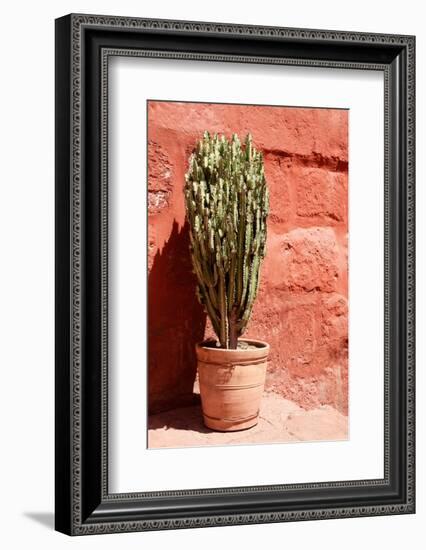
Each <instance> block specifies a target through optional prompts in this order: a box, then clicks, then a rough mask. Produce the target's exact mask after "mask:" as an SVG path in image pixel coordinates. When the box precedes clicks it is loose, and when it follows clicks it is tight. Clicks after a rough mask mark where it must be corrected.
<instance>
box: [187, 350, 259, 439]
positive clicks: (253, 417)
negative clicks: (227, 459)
mask: <svg viewBox="0 0 426 550" xmlns="http://www.w3.org/2000/svg"><path fill="white" fill-rule="evenodd" d="M240 342H247V343H248V344H250V345H251V346H255V347H254V348H249V349H222V348H216V347H212V346H211V344H210V345H208V343H206V342H203V343H202V344H197V346H196V351H197V359H198V375H199V383H200V394H201V404H202V409H203V417H204V424H205V425H206V426H207V427H208V428H211V429H212V430H217V431H221V432H232V431H237V430H245V429H247V428H251V427H252V426H255V425H256V424H257V422H258V418H259V408H260V400H261V398H262V393H263V387H264V385H265V375H266V366H267V359H268V353H269V344H267V343H265V342H260V341H258V340H247V339H244V340H243V339H241V340H240Z"/></svg>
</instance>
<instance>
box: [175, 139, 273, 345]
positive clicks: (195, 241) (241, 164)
mask: <svg viewBox="0 0 426 550" xmlns="http://www.w3.org/2000/svg"><path fill="white" fill-rule="evenodd" d="M184 193H185V204H186V214H187V218H188V221H189V224H190V239H191V243H190V251H191V256H192V264H193V267H194V272H195V274H196V276H197V279H198V287H197V296H198V299H199V301H200V303H201V305H203V306H204V308H205V309H206V312H207V314H208V316H209V317H210V319H211V322H212V325H213V329H214V331H215V332H216V334H217V336H218V338H219V341H220V344H221V347H223V348H230V349H236V347H237V343H238V337H239V336H241V335H242V334H243V332H244V330H245V328H246V326H247V323H248V321H249V319H250V315H251V311H252V308H253V303H254V300H255V298H256V294H257V290H258V286H259V268H260V262H261V260H262V259H263V258H264V256H265V244H266V218H267V215H268V210H269V194H268V188H267V185H266V179H265V174H264V166H263V156H262V153H261V152H259V151H257V150H256V149H255V148H254V147H253V144H252V137H251V135H250V134H248V135H247V136H246V138H245V140H244V144H243V145H242V144H241V142H240V140H239V138H238V136H237V135H236V134H233V136H232V138H231V140H228V139H226V137H225V136H223V135H222V136H219V135H217V134H214V135H210V134H209V132H205V133H204V136H203V138H202V139H200V141H199V142H198V143H197V146H196V148H195V151H194V153H193V154H192V156H191V158H190V160H189V170H188V172H187V173H186V175H185V188H184Z"/></svg>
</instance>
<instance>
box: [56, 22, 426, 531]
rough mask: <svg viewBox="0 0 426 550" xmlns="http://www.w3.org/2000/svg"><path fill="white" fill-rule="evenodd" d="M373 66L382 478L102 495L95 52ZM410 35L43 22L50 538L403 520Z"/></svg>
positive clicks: (100, 159) (407, 473) (409, 413)
mask: <svg viewBox="0 0 426 550" xmlns="http://www.w3.org/2000/svg"><path fill="white" fill-rule="evenodd" d="M135 51H138V52H140V54H141V55H144V56H147V57H166V58H171V59H176V60H179V59H182V58H185V59H208V60H210V61H213V62H214V61H219V60H220V61H233V62H241V63H259V62H260V63H278V64H296V65H301V66H316V67H337V68H341V69H342V70H344V69H345V68H349V69H361V70H362V69H375V70H378V71H383V73H384V82H385V97H384V118H385V140H384V159H385V170H384V173H385V182H384V188H385V193H384V198H383V200H384V208H385V243H384V244H385V258H384V264H385V273H384V280H385V285H384V297H385V316H384V333H385V342H384V346H385V385H384V401H385V407H384V419H385V430H384V455H385V458H384V472H385V475H384V477H383V479H372V480H368V479H365V480H362V481H342V482H330V483H304V484H296V485H273V486H249V487H228V488H226V489H215V488H212V489H198V490H188V491H167V492H164V491H163V492H162V491H157V492H152V493H130V494H109V493H108V469H107V458H108V457H107V441H108V439H107V436H108V433H107V403H108V379H107V371H106V366H107V362H108V357H107V346H106V341H107V337H108V335H107V323H106V319H107V310H108V302H107V274H106V266H107V248H106V239H107V224H108V219H107V218H108V216H107V209H106V204H107V168H106V158H105V157H106V152H105V149H104V148H103V147H104V146H105V140H106V132H105V128H106V123H107V118H108V104H107V95H106V94H105V88H106V75H107V66H108V56H110V55H133V54H134V52H135ZM414 81H415V37H413V36H399V35H389V34H372V33H368V34H367V33H358V32H341V31H329V30H307V29H291V28H279V27H263V26H246V25H236V24H218V23H202V22H190V21H169V20H153V19H139V18H128V17H115V16H113V17H109V16H99V15H81V14H71V15H67V16H65V17H62V18H60V19H57V20H56V170H55V177H56V382H55V392H56V401H55V402H56V411H55V413H56V429H55V437H56V444H55V452H56V474H55V483H56V494H55V498H56V513H55V517H56V529H57V530H58V531H61V532H63V533H66V534H69V535H85V534H99V533H118V532H126V531H143V530H156V529H177V528H187V527H204V526H218V525H238V524H248V523H266V522H284V521H296V520H311V519H326V518H345V517H360V516H373V515H385V514H409V513H414V512H415V479H414V478H415V453H414V444H415V443H414V422H415V420H414V385H415V378H414V377H415V373H414V322H415V319H414V285H415V282H414V246H415V242H414V225H415V223H414V201H415V190H414V177H415V175H414V172H415V159H414V155H415V146H414V139H415V135H414V134H415V112H414V110H415V90H414V84H415V82H414Z"/></svg>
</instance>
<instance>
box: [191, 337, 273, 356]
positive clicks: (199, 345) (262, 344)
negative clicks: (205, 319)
mask: <svg viewBox="0 0 426 550" xmlns="http://www.w3.org/2000/svg"><path fill="white" fill-rule="evenodd" d="M238 341H239V342H247V343H248V344H255V345H256V349H257V350H262V351H269V348H270V346H269V344H268V342H265V341H263V340H256V339H254V338H239V339H238ZM205 342H211V340H203V341H202V342H198V343H197V344H196V345H195V346H196V348H198V349H205V350H208V351H213V352H222V353H223V352H226V353H253V352H255V351H256V350H255V349H253V348H249V349H239V348H237V349H229V348H216V347H212V346H205V345H204V344H205ZM258 344H260V345H258Z"/></svg>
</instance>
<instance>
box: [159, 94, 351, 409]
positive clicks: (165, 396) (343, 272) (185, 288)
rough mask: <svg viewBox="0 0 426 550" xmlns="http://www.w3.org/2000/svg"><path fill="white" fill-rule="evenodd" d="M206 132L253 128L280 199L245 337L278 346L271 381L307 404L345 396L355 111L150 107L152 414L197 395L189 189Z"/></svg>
mask: <svg viewBox="0 0 426 550" xmlns="http://www.w3.org/2000/svg"><path fill="white" fill-rule="evenodd" d="M204 130H209V131H210V132H219V133H225V134H226V135H227V136H230V135H231V134H232V133H233V132H236V133H238V134H239V135H240V136H243V135H245V134H246V133H247V132H251V134H252V136H253V141H254V144H255V146H256V147H257V148H259V149H261V150H262V151H263V153H264V158H265V171H266V177H267V182H268V186H269V190H270V195H271V212H270V216H269V220H268V241H267V255H266V258H265V260H264V263H263V265H262V270H261V285H260V291H259V295H258V298H257V301H256V304H255V306H254V310H253V316H252V319H251V322H250V324H249V329H248V331H247V333H246V335H247V336H250V337H254V338H259V339H262V340H267V341H268V342H269V343H270V345H271V356H270V364H269V367H268V374H267V380H266V387H267V389H269V390H273V391H276V392H278V393H280V394H281V395H283V396H284V397H286V398H289V399H292V400H293V401H295V402H297V403H298V404H299V405H301V406H303V407H305V408H311V407H317V406H318V405H321V404H330V405H332V406H334V407H336V408H337V409H338V410H339V411H341V412H344V413H347V406H348V405H347V402H348V361H347V355H348V329H347V313H348V303H347V296H348V273H347V231H348V225H347V220H348V201H347V194H348V112H347V111H345V110H338V109H305V108H292V107H265V106H243V105H219V104H202V103H200V104H197V103H174V102H156V101H150V102H149V103H148V210H149V229H148V241H149V242H148V267H149V282H148V304H149V306H148V315H149V323H148V324H149V328H148V339H149V341H148V345H149V354H148V355H149V374H148V376H149V408H150V411H151V412H155V411H159V410H163V409H167V408H171V407H174V406H176V405H179V404H185V403H188V402H189V401H190V400H191V394H192V386H193V382H194V378H195V373H196V361H195V356H194V344H195V343H196V342H197V341H200V340H202V339H203V337H204V335H205V334H209V331H210V328H209V325H208V322H207V321H206V316H205V314H204V312H203V311H202V309H201V308H200V306H199V305H198V303H197V301H196V298H195V292H194V289H195V279H194V276H193V274H192V272H191V261H190V257H189V253H188V228H187V227H186V226H185V208H184V201H183V193H182V187H183V182H184V174H185V172H186V170H187V165H188V157H189V155H190V153H191V150H192V148H193V147H194V144H195V142H196V140H197V139H199V137H200V136H201V135H202V133H203V132H204Z"/></svg>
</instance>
